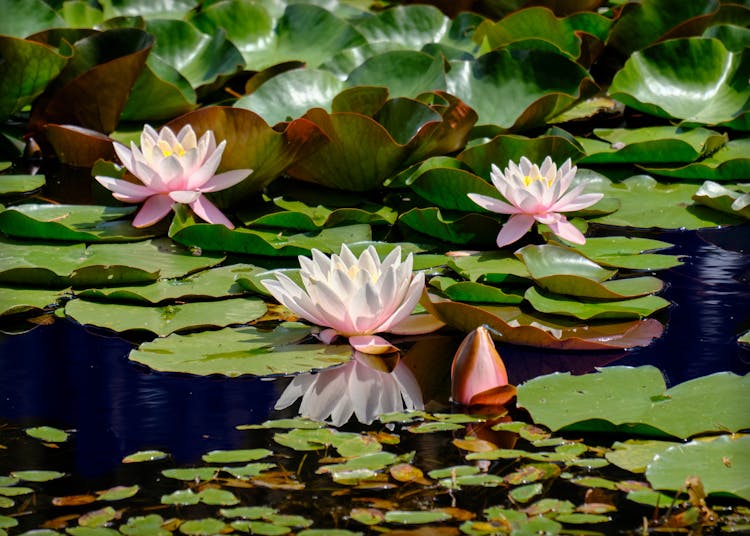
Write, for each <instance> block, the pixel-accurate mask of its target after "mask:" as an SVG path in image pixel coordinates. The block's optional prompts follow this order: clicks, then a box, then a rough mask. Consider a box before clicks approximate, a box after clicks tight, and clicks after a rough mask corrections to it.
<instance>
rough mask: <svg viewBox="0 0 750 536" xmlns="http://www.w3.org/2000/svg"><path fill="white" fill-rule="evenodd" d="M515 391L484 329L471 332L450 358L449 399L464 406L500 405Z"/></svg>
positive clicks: (503, 364) (488, 334)
mask: <svg viewBox="0 0 750 536" xmlns="http://www.w3.org/2000/svg"><path fill="white" fill-rule="evenodd" d="M515 392H516V391H515V387H514V386H512V385H509V383H508V373H507V371H506V370H505V363H503V360H502V359H501V358H500V354H499V353H497V349H496V348H495V343H494V342H493V340H492V337H491V336H490V333H489V331H488V330H487V328H486V327H484V326H479V327H478V328H476V329H475V330H473V331H471V332H470V333H469V334H468V335H467V336H466V337H465V338H464V340H463V341H462V342H461V345H460V346H459V347H458V350H456V354H455V355H454V356H453V363H452V364H451V399H452V400H453V401H454V402H456V403H458V404H463V405H467V406H470V405H477V404H484V405H490V404H493V405H502V404H504V403H506V402H508V401H509V400H510V399H511V398H513V396H515Z"/></svg>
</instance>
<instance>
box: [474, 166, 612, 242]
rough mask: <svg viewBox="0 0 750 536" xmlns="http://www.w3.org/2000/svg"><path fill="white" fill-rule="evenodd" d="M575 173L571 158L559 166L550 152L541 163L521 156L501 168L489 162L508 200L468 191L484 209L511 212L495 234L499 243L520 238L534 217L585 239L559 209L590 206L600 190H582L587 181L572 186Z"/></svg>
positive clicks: (562, 233) (560, 233)
mask: <svg viewBox="0 0 750 536" xmlns="http://www.w3.org/2000/svg"><path fill="white" fill-rule="evenodd" d="M575 174H576V167H575V166H573V165H572V163H571V161H570V159H567V160H566V161H565V162H564V163H563V164H562V165H561V166H560V167H559V168H558V167H557V165H556V164H555V163H554V162H553V161H552V158H551V157H549V156H547V157H545V159H544V160H543V161H542V165H541V166H537V165H536V164H533V163H532V162H531V161H530V160H529V159H528V158H526V157H525V156H523V157H521V160H520V161H519V163H518V164H516V163H515V162H513V161H511V162H508V167H506V168H505V171H504V172H502V171H500V168H498V167H497V166H496V165H495V164H492V166H491V171H490V177H491V179H492V184H494V185H495V188H497V190H498V192H500V194H501V195H502V196H503V197H504V198H505V199H506V200H507V203H506V202H504V201H500V200H498V199H494V198H492V197H488V196H485V195H481V194H475V193H469V194H467V195H468V197H469V198H470V199H471V200H472V201H474V202H475V203H476V204H477V205H479V206H480V207H482V208H484V209H486V210H489V211H492V212H496V213H498V214H510V215H511V217H510V218H509V219H508V221H507V222H506V223H505V225H503V227H502V229H500V233H498V235H497V245H498V247H503V246H505V245H508V244H512V243H513V242H515V241H517V240H519V239H520V238H521V237H522V236H523V235H524V234H526V233H527V232H528V231H529V230H530V229H531V227H532V225H533V224H534V221H535V220H536V221H539V222H540V223H546V224H548V225H550V229H551V230H552V232H553V233H555V234H557V235H558V236H560V237H561V238H565V239H568V238H567V237H571V238H570V239H571V241H574V242H576V243H584V242H585V241H586V239H585V237H583V234H582V233H581V232H580V231H578V230H577V229H575V227H573V226H572V224H570V223H569V222H568V221H567V219H566V218H565V217H562V216H561V214H560V213H562V212H571V211H575V210H580V209H583V208H586V207H589V206H591V205H593V204H594V203H596V202H597V201H599V200H600V199H601V198H602V197H603V194H600V193H591V194H584V193H582V192H583V190H584V188H585V187H586V183H580V184H578V185H576V186H574V187H573V188H571V184H572V183H573V179H574V177H575ZM574 230H575V231H574Z"/></svg>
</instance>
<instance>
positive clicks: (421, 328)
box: [388, 314, 445, 335]
mask: <svg viewBox="0 0 750 536" xmlns="http://www.w3.org/2000/svg"><path fill="white" fill-rule="evenodd" d="M444 325H445V322H442V321H440V320H438V319H437V318H436V317H434V316H432V315H431V314H417V315H410V316H407V317H406V318H404V319H403V320H402V321H401V322H399V323H398V324H396V325H395V326H393V327H391V328H390V329H389V330H388V332H389V333H393V334H395V335H422V334H424V333H432V332H433V331H437V330H438V329H440V328H442V327H443V326H444Z"/></svg>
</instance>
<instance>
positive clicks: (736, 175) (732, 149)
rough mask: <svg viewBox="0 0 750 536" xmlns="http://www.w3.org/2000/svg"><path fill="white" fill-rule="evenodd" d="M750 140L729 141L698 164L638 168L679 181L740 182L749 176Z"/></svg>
mask: <svg viewBox="0 0 750 536" xmlns="http://www.w3.org/2000/svg"><path fill="white" fill-rule="evenodd" d="M748 150H750V139H746V138H743V139H739V140H731V141H729V142H727V144H726V145H724V146H723V147H722V148H721V149H719V150H718V151H716V152H715V153H713V154H711V155H710V156H709V157H708V158H704V159H702V160H700V161H698V162H692V163H690V164H687V165H685V166H678V167H654V166H644V165H641V166H639V167H641V168H643V169H644V170H646V171H648V172H649V173H653V174H654V175H663V176H665V177H674V178H679V179H702V180H705V179H711V180H742V179H744V178H746V177H747V176H748V174H750V156H748Z"/></svg>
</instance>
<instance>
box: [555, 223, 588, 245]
mask: <svg viewBox="0 0 750 536" xmlns="http://www.w3.org/2000/svg"><path fill="white" fill-rule="evenodd" d="M549 228H550V230H551V231H552V232H553V233H555V234H556V235H557V236H559V237H560V238H562V239H564V240H567V241H569V242H573V243H574V244H585V243H586V237H585V236H583V233H581V231H579V230H578V228H577V227H576V226H575V225H573V224H572V223H570V222H569V221H568V220H567V218H565V216H562V217H561V219H560V221H558V222H557V223H553V224H550V226H549Z"/></svg>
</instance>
